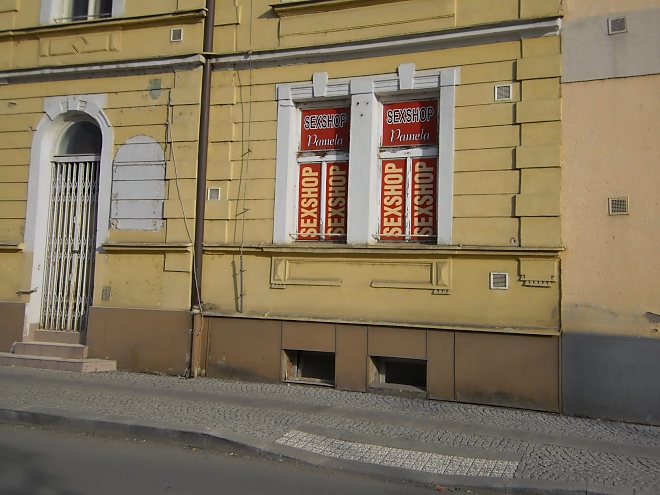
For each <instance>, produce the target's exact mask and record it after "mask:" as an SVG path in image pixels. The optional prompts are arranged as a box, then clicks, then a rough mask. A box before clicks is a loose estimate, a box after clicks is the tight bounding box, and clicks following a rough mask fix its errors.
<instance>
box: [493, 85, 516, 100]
mask: <svg viewBox="0 0 660 495" xmlns="http://www.w3.org/2000/svg"><path fill="white" fill-rule="evenodd" d="M512 98H513V85H512V84H498V85H496V86H495V101H511V99H512Z"/></svg>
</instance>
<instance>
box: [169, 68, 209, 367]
mask: <svg viewBox="0 0 660 495" xmlns="http://www.w3.org/2000/svg"><path fill="white" fill-rule="evenodd" d="M174 78H175V79H176V72H174ZM173 120H174V107H173V106H172V89H169V90H168V92H167V120H166V121H165V145H166V146H167V147H168V154H167V156H168V161H170V162H172V166H173V168H174V181H175V184H176V192H177V198H178V200H179V204H180V205H181V214H182V215H183V225H184V226H185V228H186V234H187V235H188V240H189V241H190V243H191V244H194V242H195V241H194V239H193V235H192V232H191V231H190V226H189V225H188V221H189V219H188V216H187V215H186V207H185V204H184V203H183V198H182V197H181V182H180V180H179V170H178V168H177V163H176V154H175V152H174V133H173V131H172V121H173ZM170 196H171V195H170ZM170 199H171V198H170ZM192 273H193V277H194V279H195V283H194V286H195V289H196V291H197V300H198V301H201V300H202V295H201V288H200V287H199V284H198V280H197V270H196V269H195V257H194V256H193V266H192ZM199 314H200V317H201V324H200V327H199V331H198V333H197V336H199V335H200V334H201V333H202V329H203V328H204V312H203V308H201V307H200V308H199ZM191 364H192V363H191ZM189 372H190V373H192V369H190V368H189Z"/></svg>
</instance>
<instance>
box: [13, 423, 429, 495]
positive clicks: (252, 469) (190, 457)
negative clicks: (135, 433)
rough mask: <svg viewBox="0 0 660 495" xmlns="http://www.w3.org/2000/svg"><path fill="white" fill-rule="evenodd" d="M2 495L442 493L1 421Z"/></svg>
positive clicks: (283, 464)
mask: <svg viewBox="0 0 660 495" xmlns="http://www.w3.org/2000/svg"><path fill="white" fill-rule="evenodd" d="M0 493H2V494H3V495H87V494H93V495H105V494H108V495H117V494H122V495H138V494H139V495H152V494H153V495H158V494H167V495H178V494H182V495H183V494H185V495H193V494H194V495H197V494H200V495H201V494H204V495H207V494H232V495H234V494H237V495H241V494H250V495H253V494H268V495H280V494H282V495H285V494H286V495H297V494H313V495H325V494H328V495H330V494H333V495H334V494H341V495H351V494H360V495H365V494H371V493H373V494H378V495H388V494H392V495H394V494H397V495H416V494H422V493H424V494H427V495H428V494H429V493H437V492H435V490H432V489H430V488H424V487H420V486H416V485H409V484H403V483H400V482H387V481H383V480H380V479H375V478H368V477H359V476H357V475H354V474H350V473H343V472H337V471H331V470H326V469H319V468H312V467H309V466H307V465H303V464H297V463H294V462H290V461H281V460H277V459H262V458H251V457H242V456H238V455H234V454H232V453H230V452H218V451H212V450H199V449H192V448H185V447H177V446H171V445H165V444H160V443H153V442H146V441H140V440H134V439H132V438H106V437H100V436H92V435H85V434H78V433H71V432H63V431H51V430H46V429H40V428H34V427H29V426H17V425H12V424H7V423H0Z"/></svg>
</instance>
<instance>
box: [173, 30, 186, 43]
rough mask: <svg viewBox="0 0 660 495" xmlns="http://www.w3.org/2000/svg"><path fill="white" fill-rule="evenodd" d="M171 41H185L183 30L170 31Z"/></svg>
mask: <svg viewBox="0 0 660 495" xmlns="http://www.w3.org/2000/svg"><path fill="white" fill-rule="evenodd" d="M170 41H171V42H173V43H176V42H179V41H183V29H182V28H174V29H172V30H171V31H170Z"/></svg>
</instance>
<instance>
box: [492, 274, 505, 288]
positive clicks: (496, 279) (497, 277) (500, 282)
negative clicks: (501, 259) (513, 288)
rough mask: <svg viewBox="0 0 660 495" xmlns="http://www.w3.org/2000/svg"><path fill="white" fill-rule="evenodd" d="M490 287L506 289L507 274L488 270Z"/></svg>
mask: <svg viewBox="0 0 660 495" xmlns="http://www.w3.org/2000/svg"><path fill="white" fill-rule="evenodd" d="M490 288H491V289H492V290H507V289H508V288H509V274H508V273H500V272H490Z"/></svg>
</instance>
